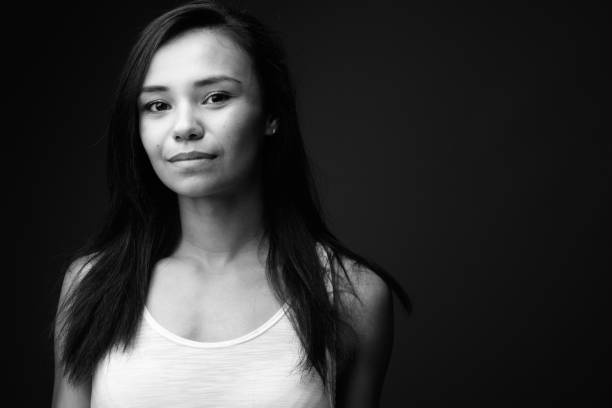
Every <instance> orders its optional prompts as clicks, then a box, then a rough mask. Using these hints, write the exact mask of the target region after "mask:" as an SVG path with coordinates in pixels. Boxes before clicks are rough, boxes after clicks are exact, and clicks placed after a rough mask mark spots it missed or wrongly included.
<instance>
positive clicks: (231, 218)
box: [54, 29, 393, 408]
mask: <svg viewBox="0 0 612 408" xmlns="http://www.w3.org/2000/svg"><path fill="white" fill-rule="evenodd" d="M262 106H263V103H262V92H261V88H260V84H259V83H258V81H257V76H256V74H255V71H254V68H253V66H252V63H251V60H250V57H249V56H248V54H246V53H245V52H244V51H243V50H242V49H240V48H239V47H238V46H237V45H236V43H234V41H233V40H231V39H230V37H228V36H226V35H225V34H223V33H222V32H220V31H215V30H211V29H195V30H191V31H188V32H186V33H184V34H182V35H180V36H178V37H176V38H174V39H172V40H171V41H169V42H168V43H166V44H165V45H164V46H162V47H161V48H160V49H159V50H158V51H157V52H156V54H155V56H154V58H153V60H152V63H151V66H150V68H149V71H148V72H147V75H146V77H145V80H144V85H143V91H142V94H141V95H140V98H139V110H140V134H141V140H142V143H143V146H144V148H145V150H146V152H147V155H148V157H149V159H150V160H151V164H152V166H153V169H154V171H155V173H156V174H157V176H158V177H159V178H160V180H161V181H162V182H163V183H164V184H165V185H166V186H167V187H168V188H169V189H171V190H172V191H174V192H176V194H177V197H178V204H179V212H180V219H181V227H182V236H181V239H180V243H179V245H178V247H177V250H176V251H175V252H174V253H173V254H172V256H170V257H168V258H165V259H163V260H161V261H160V262H158V264H157V265H156V267H155V268H154V271H153V274H152V279H151V283H150V288H149V294H148V298H147V308H148V309H149V311H150V312H151V314H152V315H153V316H154V318H155V319H156V320H157V321H158V322H159V323H160V324H161V325H162V326H164V327H165V328H167V329H168V330H170V331H171V332H173V333H175V334H177V335H179V336H181V337H185V338H189V339H192V340H196V341H221V340H227V339H231V338H235V337H239V336H241V335H243V334H245V333H248V332H249V331H251V330H253V329H255V328H256V327H258V326H260V325H261V324H262V323H263V322H265V321H266V320H267V319H269V318H270V316H272V315H273V314H274V313H275V312H276V311H277V310H278V309H279V308H280V306H281V305H280V304H279V302H278V301H277V299H276V298H275V296H274V295H273V291H272V289H271V288H270V287H269V285H268V283H267V280H266V277H265V254H266V249H267V248H266V243H265V241H264V240H262V232H263V223H262V192H261V179H260V177H261V174H260V172H259V166H258V157H259V149H260V146H261V142H262V138H264V137H267V136H269V135H271V134H273V133H274V132H275V131H276V127H277V125H278V124H277V122H276V119H275V118H274V117H272V116H270V115H268V114H267V112H264V111H263V108H262ZM190 151H199V152H204V153H206V154H208V157H209V158H205V159H201V160H190V161H178V162H177V161H175V162H172V161H170V160H169V159H170V158H171V157H172V156H174V155H176V154H178V153H182V152H190ZM357 272H358V271H356V270H349V276H350V277H351V279H352V280H353V281H354V282H353V283H354V284H355V289H356V291H357V294H358V295H359V296H360V298H361V300H362V302H363V303H358V302H356V301H355V300H354V299H347V302H349V304H350V305H351V307H349V310H351V311H352V312H351V313H352V315H351V316H347V318H348V319H349V321H350V322H351V323H352V324H353V326H354V328H355V330H356V332H357V339H358V341H357V343H356V344H354V345H353V351H354V355H355V358H354V360H353V362H352V364H351V365H350V366H349V368H348V369H347V370H346V371H345V372H343V373H339V376H338V385H337V387H338V388H337V399H338V407H343V406H346V407H349V406H350V407H354V408H359V407H376V406H378V405H377V404H378V403H377V401H378V398H379V394H380V391H381V388H382V382H383V378H384V375H385V371H386V368H387V364H388V361H389V356H390V352H391V344H392V338H393V327H392V325H393V317H392V316H393V312H392V301H391V294H390V291H389V289H388V288H387V286H386V285H385V284H384V282H383V281H382V279H381V278H379V277H378V276H377V275H376V274H374V273H372V272H370V271H367V270H366V271H362V272H363V273H357ZM69 279H70V274H67V277H66V279H65V281H67V280H69ZM57 375H58V373H57V372H56V376H57ZM60 375H61V373H60ZM56 388H58V389H57V390H56V391H57V393H58V395H60V396H62V395H64V396H65V398H66V399H62V398H59V397H58V399H57V400H56V399H55V397H54V406H58V407H63V406H70V407H72V406H74V407H80V406H88V405H84V402H83V401H85V400H87V401H89V396H90V392H91V391H90V390H91V384H89V385H84V386H82V387H81V388H78V389H74V388H71V387H68V386H67V385H66V384H65V381H59V383H58V379H57V377H56ZM79 395H80V399H79ZM54 396H55V392H54ZM70 398H73V399H74V400H75V401H77V400H80V401H81V402H79V403H76V402H75V403H74V404H72V405H69V404H66V405H63V404H62V403H60V402H59V401H68V400H69V399H70ZM56 401H57V402H56ZM56 403H57V404H59V405H56Z"/></svg>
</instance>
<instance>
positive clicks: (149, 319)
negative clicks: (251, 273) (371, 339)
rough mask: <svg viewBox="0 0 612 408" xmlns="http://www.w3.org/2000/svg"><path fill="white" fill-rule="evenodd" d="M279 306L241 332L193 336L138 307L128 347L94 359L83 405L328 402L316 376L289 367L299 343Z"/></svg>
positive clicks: (305, 406) (128, 407)
mask: <svg viewBox="0 0 612 408" xmlns="http://www.w3.org/2000/svg"><path fill="white" fill-rule="evenodd" d="M287 312H288V305H287V304H285V305H283V306H282V308H281V309H280V310H279V311H278V312H277V313H276V314H275V315H274V316H272V317H271V318H270V319H269V320H268V321H266V322H265V323H264V324H263V325H261V326H260V327H259V328H257V329H255V330H253V331H252V332H250V333H248V334H245V335H243V336H241V337H238V338H235V339H232V340H227V341H221V342H197V341H193V340H189V339H186V338H183V337H180V336H177V335H176V334H174V333H171V332H170V331H168V330H166V329H165V328H164V327H162V326H161V325H160V324H159V323H158V322H156V321H155V319H154V318H153V316H152V315H151V314H150V313H149V311H148V310H147V309H146V308H145V309H144V312H143V319H141V324H140V326H139V329H138V332H137V335H136V339H135V343H134V347H133V348H131V349H128V351H127V352H123V351H122V350H120V349H119V348H117V347H115V348H114V349H113V350H112V351H111V352H110V353H108V354H107V355H106V357H105V358H104V359H103V360H101V361H100V363H99V364H98V367H97V369H96V372H95V373H94V377H93V382H92V395H91V407H92V408H145V407H146V408H150V407H160V408H162V407H163V408H166V407H167V408H170V407H172V408H196V407H197V408H208V407H215V408H218V407H223V408H247V407H248V408H284V407H286V408H333V405H334V399H333V397H332V395H333V393H332V395H328V394H326V393H325V392H324V389H323V384H322V381H321V377H320V376H319V375H318V374H317V373H316V372H315V371H314V370H313V372H312V374H309V375H305V374H303V373H302V372H301V371H299V370H298V368H297V364H298V362H299V359H300V353H301V352H302V350H303V348H302V346H301V344H300V341H299V338H298V336H297V333H296V332H295V330H294V328H293V326H292V325H291V323H290V321H289V319H288V316H287V314H286V313H287ZM329 367H330V369H331V370H332V373H333V372H334V371H333V370H334V368H335V367H334V365H333V364H331V365H330V366H329ZM332 378H333V377H332ZM333 385H334V384H332V386H333Z"/></svg>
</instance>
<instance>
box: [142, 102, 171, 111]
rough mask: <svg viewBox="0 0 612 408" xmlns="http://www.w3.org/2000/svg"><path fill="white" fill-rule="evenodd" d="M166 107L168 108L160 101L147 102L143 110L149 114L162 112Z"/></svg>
mask: <svg viewBox="0 0 612 408" xmlns="http://www.w3.org/2000/svg"><path fill="white" fill-rule="evenodd" d="M167 107H168V104H167V103H165V102H161V101H154V102H149V103H147V104H146V105H145V106H144V108H145V110H147V111H149V112H159V111H163V110H166V109H167Z"/></svg>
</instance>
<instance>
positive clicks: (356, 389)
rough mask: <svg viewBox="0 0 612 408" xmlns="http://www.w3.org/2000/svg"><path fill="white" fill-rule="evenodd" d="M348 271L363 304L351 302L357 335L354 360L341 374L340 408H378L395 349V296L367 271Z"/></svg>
mask: <svg viewBox="0 0 612 408" xmlns="http://www.w3.org/2000/svg"><path fill="white" fill-rule="evenodd" d="M348 271H349V277H350V278H351V281H352V282H353V285H354V287H355V291H356V293H357V295H358V296H359V298H360V299H361V301H362V302H363V303H359V302H358V301H357V300H355V299H350V301H349V302H348V305H349V308H348V310H350V311H351V312H350V313H351V316H349V320H350V321H351V323H352V326H353V328H354V329H355V331H356V334H357V339H356V340H357V341H356V344H354V345H353V350H354V354H353V355H354V358H353V359H352V361H351V362H350V363H349V364H348V365H347V366H346V368H345V369H344V370H343V371H342V373H338V378H337V385H336V387H337V389H336V403H337V407H338V408H348V407H350V408H377V407H378V406H379V403H380V402H379V400H380V395H381V392H382V387H383V383H384V378H385V374H386V371H387V367H388V364H389V358H390V356H391V350H392V347H393V297H392V293H391V290H390V289H389V287H388V286H387V284H386V283H385V282H384V281H383V280H382V278H380V277H379V276H378V275H376V274H375V273H374V272H372V271H370V270H367V269H358V270H353V271H352V272H351V271H350V270H348Z"/></svg>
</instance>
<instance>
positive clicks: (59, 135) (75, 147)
mask: <svg viewBox="0 0 612 408" xmlns="http://www.w3.org/2000/svg"><path fill="white" fill-rule="evenodd" d="M242 3H243V4H245V5H246V6H247V8H249V9H250V10H252V11H253V12H254V13H255V14H257V15H258V16H259V17H260V18H261V19H262V20H264V21H265V22H267V23H269V24H270V25H272V26H273V27H275V28H276V29H278V30H279V31H281V32H282V33H283V34H284V38H285V43H286V46H287V48H288V51H289V55H290V62H291V66H292V69H293V72H294V75H295V80H296V85H297V88H298V102H299V110H300V114H301V122H302V128H303V132H304V136H305V139H306V143H307V147H308V149H309V151H310V153H311V156H312V158H313V160H314V162H315V164H316V174H317V179H318V180H319V185H320V188H321V192H322V195H323V198H324V202H325V206H326V209H327V216H328V219H329V221H330V224H331V226H332V228H333V230H334V231H335V232H336V233H337V235H338V236H339V237H340V238H342V239H344V240H345V241H346V242H347V243H348V244H349V246H351V247H352V248H353V249H355V250H357V251H358V252H360V253H362V254H364V255H366V256H368V257H371V258H372V259H374V260H375V261H377V262H378V263H379V264H381V265H382V266H384V267H386V268H388V269H389V271H391V273H393V274H394V276H396V277H397V279H398V280H399V281H400V282H401V283H402V284H403V285H404V287H405V288H406V290H407V291H408V293H409V294H410V296H411V298H412V301H413V303H414V312H413V314H412V315H411V316H409V317H407V316H406V315H405V314H403V313H402V312H401V309H400V308H399V303H396V336H395V345H394V352H393V356H392V361H391V364H390V367H389V371H388V375H387V378H386V386H385V390H384V394H383V397H382V406H383V407H396V406H397V407H400V406H423V405H425V403H427V405H428V406H429V405H433V406H449V405H450V404H451V403H456V402H469V403H471V404H476V405H479V404H483V405H485V403H486V402H493V401H494V404H493V406H503V405H515V404H516V405H525V404H526V403H531V402H544V401H549V402H552V401H562V400H563V401H575V402H581V403H582V404H584V403H586V402H589V401H592V400H595V399H596V398H601V397H602V395H603V391H604V388H603V385H604V384H608V380H609V378H608V377H601V376H599V375H598V374H596V369H597V368H605V367H604V361H605V360H607V359H608V358H609V349H610V338H609V337H608V336H607V335H606V334H605V332H604V329H605V327H606V326H608V325H609V317H608V316H609V315H608V314H607V313H606V312H604V310H606V309H607V308H608V307H609V303H610V301H609V298H608V289H607V286H605V285H604V284H603V279H604V277H606V275H607V274H608V273H609V271H610V269H611V268H610V261H609V258H608V257H607V256H606V255H607V254H606V251H607V248H608V245H609V244H608V242H607V241H605V240H603V237H604V233H605V236H609V229H608V227H607V225H606V222H607V221H609V215H608V212H609V211H608V207H607V200H609V196H610V184H609V180H610V179H609V177H610V153H611V148H610V144H609V141H608V136H604V132H603V130H602V117H601V115H602V110H603V105H602V104H601V103H602V99H603V92H604V91H603V87H602V85H603V83H602V77H603V75H602V67H601V58H602V56H601V55H602V50H601V49H600V46H601V39H600V35H601V33H602V26H603V24H604V19H603V17H602V15H603V12H602V11H601V9H599V8H597V7H594V8H592V7H590V6H583V7H582V8H580V9H576V8H562V7H559V6H556V7H555V8H554V9H549V8H529V9H528V8H518V7H509V6H508V7H504V6H495V8H490V9H481V8H479V9H468V8H457V7H454V8H449V7H442V6H437V7H436V8H434V7H430V8H427V9H423V8H421V7H420V6H419V5H418V4H419V3H418V2H391V1H387V0H385V1H376V2H313V1H310V2H293V1H280V0H276V1H258V2H254V1H242ZM175 4H177V2H171V1H168V2H162V1H153V2H152V1H146V2H145V1H130V2H112V1H111V2H86V4H79V5H76V6H75V8H69V7H68V6H58V5H57V3H56V4H50V5H47V6H44V7H45V8H44V9H40V8H36V13H35V15H30V16H28V17H27V19H26V20H27V21H24V24H23V25H22V28H23V33H22V35H21V36H18V38H19V39H23V41H24V43H23V44H24V46H23V47H19V52H20V53H19V54H18V56H17V58H19V59H18V61H25V62H24V63H23V73H25V75H26V79H25V80H24V81H25V83H28V84H30V85H31V88H32V89H31V90H28V94H27V95H26V97H27V104H26V105H25V106H24V107H23V109H21V111H22V112H26V116H27V119H25V120H24V121H23V122H22V123H20V124H19V125H20V130H19V133H17V136H20V137H19V139H20V143H21V144H22V145H24V146H26V145H27V146H26V149H27V150H28V165H27V166H21V167H19V168H18V171H17V172H16V174H17V175H18V194H19V196H20V197H23V198H25V200H26V204H25V206H24V207H23V208H24V209H25V212H26V215H25V216H24V217H23V222H22V223H21V227H20V229H19V231H18V234H17V242H16V246H17V252H16V256H17V265H18V268H16V269H15V270H16V274H15V276H16V289H17V294H18V296H17V299H16V308H17V314H16V328H15V333H16V334H17V335H16V339H15V340H16V342H17V344H18V345H19V347H18V348H17V350H18V353H20V355H19V357H20V360H21V362H20V376H19V381H20V383H21V386H22V387H23V391H22V392H21V393H20V395H21V399H22V403H21V404H19V405H20V406H41V407H44V406H49V405H50V400H51V392H52V385H53V384H52V380H53V360H52V358H53V355H52V344H51V343H50V341H49V340H48V339H47V338H46V337H45V335H46V330H47V329H48V325H49V322H50V320H51V318H52V317H53V313H54V311H55V308H56V302H57V296H58V291H57V289H58V288H57V286H56V285H57V281H58V279H60V278H61V274H62V273H63V271H62V270H60V265H61V264H62V262H63V261H64V260H65V258H66V256H68V255H69V254H70V253H71V251H72V250H73V249H74V248H76V247H77V246H79V245H80V244H82V243H83V241H84V239H85V238H86V237H87V236H88V235H89V234H90V233H91V232H92V231H93V228H94V227H95V226H96V224H97V223H98V222H99V221H100V217H101V215H102V211H103V208H104V206H105V199H106V196H105V178H104V159H105V143H104V138H103V136H104V127H105V124H106V120H107V119H108V114H109V108H110V101H111V96H112V92H113V90H114V88H115V85H116V80H117V77H118V74H119V71H120V69H121V67H122V65H123V62H124V60H125V58H126V56H127V52H128V50H129V47H130V46H131V45H132V43H133V40H134V38H135V35H136V33H137V32H138V30H139V29H141V28H142V27H143V26H144V25H145V24H146V23H147V22H148V21H149V20H150V19H151V18H152V17H154V16H156V15H157V14H159V13H160V12H161V11H164V10H165V9H166V8H168V7H171V6H173V5H175ZM9 17H10V16H9ZM9 17H7V18H9ZM9 40H10V38H9ZM18 66H21V65H18ZM7 136H9V135H7ZM19 163H21V164H22V165H23V164H24V163H23V162H19ZM32 163H33V164H32ZM606 370H608V369H607V368H606ZM519 402H520V404H519Z"/></svg>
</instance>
